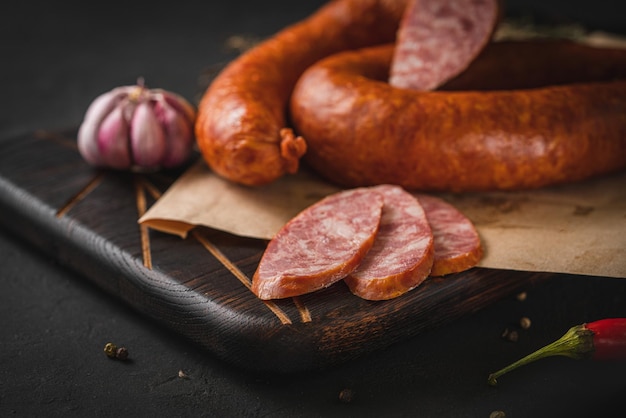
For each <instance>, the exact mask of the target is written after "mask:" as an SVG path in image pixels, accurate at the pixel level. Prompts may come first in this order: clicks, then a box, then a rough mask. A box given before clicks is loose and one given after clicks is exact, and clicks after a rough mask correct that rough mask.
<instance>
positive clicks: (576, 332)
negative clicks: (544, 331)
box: [487, 324, 593, 386]
mask: <svg viewBox="0 0 626 418" xmlns="http://www.w3.org/2000/svg"><path fill="white" fill-rule="evenodd" d="M592 352H593V332H592V331H590V330H589V329H588V328H586V327H585V325H584V324H583V325H576V326H574V327H572V328H570V329H569V330H568V331H567V332H566V333H565V334H564V335H563V336H562V337H561V338H559V339H558V340H556V341H554V342H552V343H550V344H548V345H546V346H545V347H542V348H540V349H539V350H537V351H535V352H533V353H531V354H529V355H527V356H526V357H524V358H522V359H520V360H518V361H516V362H514V363H512V364H510V365H508V366H506V367H504V368H503V369H500V370H498V371H497V372H495V373H491V374H490V375H489V377H488V379H487V382H488V383H489V385H491V386H496V385H497V384H498V382H497V379H498V378H499V377H500V376H502V375H503V374H505V373H508V372H510V371H511V370H514V369H517V368H518V367H520V366H524V365H526V364H529V363H531V362H533V361H536V360H539V359H542V358H545V357H551V356H565V357H570V358H573V359H576V360H578V359H582V358H585V357H586V356H588V355H590V354H591V353H592Z"/></svg>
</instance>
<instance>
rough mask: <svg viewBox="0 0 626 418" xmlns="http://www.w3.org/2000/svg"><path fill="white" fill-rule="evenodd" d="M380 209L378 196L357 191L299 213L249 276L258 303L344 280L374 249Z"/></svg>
mask: <svg viewBox="0 0 626 418" xmlns="http://www.w3.org/2000/svg"><path fill="white" fill-rule="evenodd" d="M382 207H383V197H382V196H381V195H380V194H379V193H376V192H374V191H373V190H372V189H368V188H357V189H350V190H345V191H341V192H338V193H334V194H332V195H330V196H327V197H325V198H324V199H322V200H320V201H319V202H317V203H316V204H314V205H312V206H310V207H308V208H307V209H305V210H303V211H302V212H300V213H299V214H298V215H296V216H295V217H294V218H293V219H291V220H290V221H289V222H288V223H287V224H285V226H284V227H283V228H281V230H279V231H278V232H277V233H276V235H275V236H274V238H273V239H272V240H271V241H270V242H269V244H268V246H267V248H266V250H265V252H264V254H263V256H262V257H261V261H260V263H259V266H258V268H257V270H256V272H255V273H254V276H253V278H252V291H253V292H254V294H256V295H257V296H258V297H259V298H261V299H265V300H267V299H279V298H286V297H291V296H299V295H302V294H305V293H309V292H313V291H315V290H318V289H322V288H324V287H327V286H330V285H331V284H333V283H335V282H337V281H339V280H341V279H343V278H344V277H345V276H346V275H347V274H349V273H351V272H352V271H353V270H354V269H355V268H356V267H357V266H358V265H359V263H360V262H361V260H362V259H363V257H364V256H365V254H366V253H367V252H368V251H369V250H370V248H371V247H372V245H373V243H374V239H375V237H376V233H377V232H378V227H379V223H380V219H381V214H382Z"/></svg>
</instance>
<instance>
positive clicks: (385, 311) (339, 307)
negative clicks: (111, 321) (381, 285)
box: [0, 130, 552, 372]
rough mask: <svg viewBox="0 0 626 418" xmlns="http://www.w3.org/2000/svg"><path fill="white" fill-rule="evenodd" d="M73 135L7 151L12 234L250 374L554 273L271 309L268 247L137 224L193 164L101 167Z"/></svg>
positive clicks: (480, 275) (2, 200) (463, 310)
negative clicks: (259, 276) (262, 291)
mask: <svg viewBox="0 0 626 418" xmlns="http://www.w3.org/2000/svg"><path fill="white" fill-rule="evenodd" d="M75 133H76V132H75V130H71V131H68V132H44V131H39V132H34V133H32V134H28V135H23V136H21V137H17V138H14V139H10V140H4V141H2V142H0V219H1V223H2V224H3V226H4V227H5V228H7V229H8V230H10V231H12V232H14V233H15V234H16V235H18V236H20V237H22V238H23V239H25V240H26V241H28V242H30V243H32V244H34V245H36V246H37V247H39V248H40V249H42V250H43V251H45V252H46V253H48V254H50V255H52V256H53V257H54V258H55V259H56V260H58V261H59V262H60V263H61V264H63V265H65V266H67V267H69V268H72V269H74V270H76V271H77V272H79V273H80V274H82V275H83V276H84V277H85V278H87V279H89V280H91V281H93V282H95V283H96V284H97V285H98V286H99V287H101V288H102V289H103V290H104V291H106V292H109V293H111V294H113V295H115V296H116V297H119V298H121V299H122V300H124V301H125V302H126V303H128V304H129V305H130V306H132V307H133V308H135V309H136V310H137V311H139V312H141V313H142V314H144V315H147V316H148V317H150V318H153V319H154V320H156V321H158V322H159V323H161V324H162V325H164V326H166V327H169V328H171V329H173V330H174V331H176V332H178V333H180V334H182V335H183V336H185V337H187V338H189V339H190V340H192V341H194V342H196V343H198V344H200V345H201V346H202V347H204V348H206V349H207V350H208V351H210V352H211V353H213V354H214V355H216V356H217V357H219V358H221V359H223V360H225V361H227V362H230V363H233V364H235V365H237V366H240V367H243V368H245V369H250V370H255V371H274V372H296V371H304V370H310V369H318V368H325V367H328V366H331V365H334V364H338V363H340V362H344V361H348V360H350V359H353V358H356V357H358V356H361V355H363V354H365V353H368V352H372V351H374V350H380V349H383V348H385V347H387V346H389V345H391V344H395V343H398V342H401V341H403V340H405V339H407V338H410V337H412V336H415V335H417V334H419V333H422V332H424V331H426V330H428V329H432V328H434V327H438V326H442V325H443V324H445V323H447V322H449V321H452V320H454V319H455V318H459V317H460V316H463V315H467V314H471V313H472V312H475V311H477V310H479V309H481V308H484V307H485V306H487V305H489V304H491V303H493V302H495V301H497V300H499V299H501V298H503V297H505V296H508V295H511V294H513V293H514V292H517V291H520V290H521V289H525V288H528V287H529V286H532V285H533V284H535V283H538V282H540V281H542V280H544V279H547V278H548V277H550V276H552V275H551V274H548V273H545V274H544V273H528V272H520V271H503V270H495V269H484V268H475V269H472V270H470V271H467V272H464V273H460V274H455V275H451V276H447V277H445V278H437V279H435V278H429V279H428V280H427V281H426V282H424V284H422V285H421V286H420V287H418V288H417V289H415V290H413V291H412V292H410V293H409V294H407V295H404V296H402V297H399V298H397V299H393V300H390V301H382V302H371V301H365V300H362V299H360V298H358V297H356V296H354V295H352V294H351V293H350V292H349V290H348V288H347V287H346V286H345V285H344V284H343V283H342V282H339V283H337V284H336V285H333V286H331V287H329V288H328V289H325V290H323V291H319V292H316V293H313V294H309V295H305V296H302V297H299V298H289V299H286V300H280V301H275V302H270V303H266V302H263V301H261V300H259V299H258V298H256V297H255V296H254V295H253V294H252V292H250V290H249V283H250V282H249V281H250V278H251V277H252V274H253V273H254V270H255V269H256V267H257V265H258V262H259V260H260V258H261V255H262V253H263V250H264V249H265V245H266V241H263V240H256V239H249V238H242V237H237V236H234V235H231V234H227V233H223V232H220V231H216V230H212V229H209V228H197V229H196V230H194V231H193V232H192V233H191V234H190V236H189V237H188V238H187V239H181V238H178V237H175V236H171V235H168V234H164V233H160V232H158V231H154V230H149V229H146V228H142V227H140V225H139V224H138V223H137V219H138V217H139V216H140V214H141V213H143V212H144V211H145V209H146V208H148V207H149V206H150V205H151V204H153V203H154V202H155V201H156V199H158V197H159V195H160V194H161V193H163V192H164V191H165V190H167V188H168V187H169V185H171V184H172V182H173V181H174V180H175V179H176V178H177V177H178V176H179V175H180V174H182V173H183V172H184V170H185V167H183V168H181V169H178V170H175V171H169V172H157V173H126V172H114V171H108V170H97V169H94V168H92V167H90V166H89V165H87V164H86V163H85V162H84V161H83V160H82V158H81V157H80V155H79V154H78V151H77V149H76V141H75ZM196 158H197V156H196Z"/></svg>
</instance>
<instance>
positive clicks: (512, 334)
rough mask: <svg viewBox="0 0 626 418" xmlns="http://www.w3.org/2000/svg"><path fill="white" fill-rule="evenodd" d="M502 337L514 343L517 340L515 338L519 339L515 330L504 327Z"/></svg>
mask: <svg viewBox="0 0 626 418" xmlns="http://www.w3.org/2000/svg"><path fill="white" fill-rule="evenodd" d="M502 338H504V339H505V340H507V341H511V342H513V343H514V342H517V340H518V339H519V334H518V333H517V331H515V330H509V329H508V328H505V329H504V331H502Z"/></svg>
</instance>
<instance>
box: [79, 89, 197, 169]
mask: <svg viewBox="0 0 626 418" xmlns="http://www.w3.org/2000/svg"><path fill="white" fill-rule="evenodd" d="M195 119H196V110H195V109H194V107H193V106H192V105H191V104H190V103H189V102H188V101H187V100H185V99H184V98H183V97H181V96H179V95H177V94H175V93H171V92H168V91H165V90H162V89H148V88H146V87H145V86H144V85H143V81H142V80H141V79H140V80H139V82H138V83H137V85H136V86H124V87H117V88H115V89H113V90H111V91H109V92H107V93H104V94H102V95H100V96H98V97H97V98H96V99H95V100H94V101H93V103H91V105H90V106H89V108H88V109H87V112H86V113H85V119H84V120H83V123H82V124H81V126H80V129H79V130H78V150H79V152H80V154H81V155H82V156H83V158H84V159H85V160H86V161H87V162H88V163H89V164H91V165H93V166H97V167H109V168H114V169H118V170H130V169H133V170H155V169H159V168H172V167H176V166H178V165H181V164H182V163H184V162H185V161H187V159H188V158H189V156H190V155H191V151H192V148H193V144H194V139H193V138H194V137H193V126H194V122H195Z"/></svg>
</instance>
